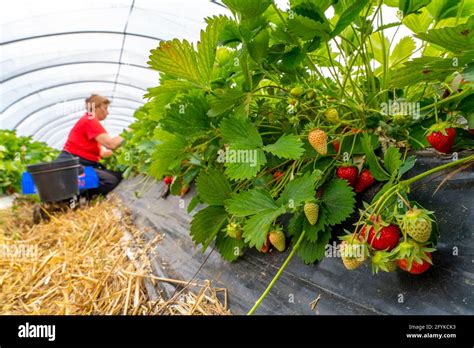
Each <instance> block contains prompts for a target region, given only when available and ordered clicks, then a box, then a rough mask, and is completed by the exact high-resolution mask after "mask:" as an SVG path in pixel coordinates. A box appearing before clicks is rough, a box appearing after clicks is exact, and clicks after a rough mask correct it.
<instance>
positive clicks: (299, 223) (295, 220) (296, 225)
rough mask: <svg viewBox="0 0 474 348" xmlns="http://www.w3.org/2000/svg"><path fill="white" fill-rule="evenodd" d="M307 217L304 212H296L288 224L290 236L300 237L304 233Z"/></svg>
mask: <svg viewBox="0 0 474 348" xmlns="http://www.w3.org/2000/svg"><path fill="white" fill-rule="evenodd" d="M304 220H306V217H305V215H304V212H303V211H302V210H298V211H296V212H295V213H294V214H293V216H292V217H291V219H290V222H289V223H288V234H289V235H290V236H294V237H299V235H300V234H301V233H302V232H303V224H304Z"/></svg>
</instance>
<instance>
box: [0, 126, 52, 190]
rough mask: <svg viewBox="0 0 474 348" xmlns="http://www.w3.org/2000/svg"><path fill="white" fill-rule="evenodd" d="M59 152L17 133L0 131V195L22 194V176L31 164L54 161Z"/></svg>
mask: <svg viewBox="0 0 474 348" xmlns="http://www.w3.org/2000/svg"><path fill="white" fill-rule="evenodd" d="M58 153H59V152H58V151H57V150H54V149H52V148H50V147H49V146H48V145H46V144H45V143H42V142H37V141H33V140H32V138H31V137H23V136H20V137H19V136H17V135H16V132H15V131H10V130H0V195H1V194H5V193H8V194H12V193H14V192H21V174H22V173H23V172H24V171H26V166H27V165H29V164H37V163H41V162H49V161H52V160H54V159H55V158H56V157H57V155H58Z"/></svg>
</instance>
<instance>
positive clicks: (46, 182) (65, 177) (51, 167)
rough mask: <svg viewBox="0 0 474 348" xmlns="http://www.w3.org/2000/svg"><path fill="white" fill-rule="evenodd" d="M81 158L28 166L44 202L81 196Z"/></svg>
mask: <svg viewBox="0 0 474 348" xmlns="http://www.w3.org/2000/svg"><path fill="white" fill-rule="evenodd" d="M79 167H80V164H79V158H77V157H75V158H72V159H67V160H61V161H54V162H48V163H40V164H33V165H29V166H27V170H28V172H29V173H30V174H31V176H32V177H33V181H34V183H35V186H36V190H37V191H38V194H39V196H40V199H41V200H42V201H43V202H59V201H62V200H65V199H69V198H72V197H74V196H75V195H78V194H79V184H78V182H77V176H78V175H79Z"/></svg>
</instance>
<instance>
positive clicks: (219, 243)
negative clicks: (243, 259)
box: [216, 232, 245, 262]
mask: <svg viewBox="0 0 474 348" xmlns="http://www.w3.org/2000/svg"><path fill="white" fill-rule="evenodd" d="M244 247H245V242H244V241H243V240H242V239H235V238H231V237H229V236H227V235H226V234H225V233H224V232H220V233H218V234H217V237H216V249H217V250H218V251H219V253H220V254H221V255H222V257H223V258H224V260H227V261H230V262H232V261H235V260H237V259H238V258H239V256H241V255H242V254H243V250H244Z"/></svg>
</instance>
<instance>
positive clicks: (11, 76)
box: [0, 0, 230, 148]
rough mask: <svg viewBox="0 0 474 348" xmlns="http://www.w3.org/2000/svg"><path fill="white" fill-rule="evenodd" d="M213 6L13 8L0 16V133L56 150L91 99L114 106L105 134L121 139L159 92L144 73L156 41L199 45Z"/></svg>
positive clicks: (172, 1)
mask: <svg viewBox="0 0 474 348" xmlns="http://www.w3.org/2000/svg"><path fill="white" fill-rule="evenodd" d="M219 14H226V15H230V11H228V10H227V9H226V8H225V7H224V6H223V5H222V4H221V3H220V1H217V0H216V1H210V0H86V1H84V0H81V1H69V0H68V1H64V0H42V1H37V0H15V1H11V2H5V4H3V5H2V13H1V32H0V33H1V38H0V41H1V43H0V45H1V53H0V54H1V56H0V81H1V98H0V112H1V114H0V129H17V130H18V133H19V134H20V135H33V137H34V138H35V139H38V140H42V141H46V142H47V143H48V144H50V145H51V146H54V147H57V148H61V147H62V146H63V144H64V142H65V140H66V136H67V134H68V132H69V130H70V129H71V127H72V125H73V124H74V123H75V121H76V120H77V118H78V117H79V116H80V115H81V114H82V113H83V112H84V110H83V108H84V106H83V105H84V99H85V98H86V97H87V96H89V95H90V94H91V93H97V94H101V95H104V96H106V97H108V98H109V99H111V101H112V104H111V106H110V108H109V112H110V113H109V116H108V118H107V120H106V121H104V126H105V127H106V129H107V130H108V131H109V132H110V133H111V134H113V135H114V134H118V133H120V132H121V131H122V130H123V128H125V127H127V126H128V124H129V123H130V122H131V121H132V119H133V112H134V110H136V108H138V107H139V106H140V105H142V104H143V103H144V102H145V101H146V100H144V98H143V95H144V94H145V93H146V89H147V88H149V87H153V86H156V85H157V84H158V73H157V72H156V71H153V70H151V69H149V68H148V66H147V61H148V56H149V51H150V49H152V48H155V47H156V46H157V45H158V44H159V41H160V40H170V39H173V38H179V39H187V40H189V41H192V42H196V41H197V40H198V38H199V32H200V29H202V28H204V27H205V21H204V19H205V18H206V17H209V16H213V15H219Z"/></svg>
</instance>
